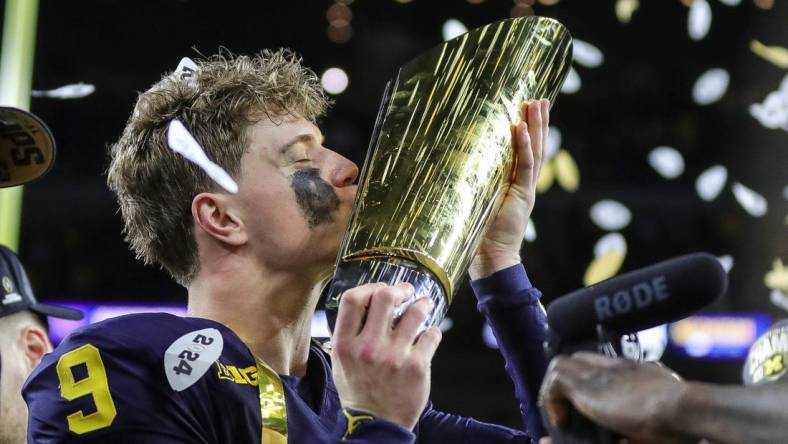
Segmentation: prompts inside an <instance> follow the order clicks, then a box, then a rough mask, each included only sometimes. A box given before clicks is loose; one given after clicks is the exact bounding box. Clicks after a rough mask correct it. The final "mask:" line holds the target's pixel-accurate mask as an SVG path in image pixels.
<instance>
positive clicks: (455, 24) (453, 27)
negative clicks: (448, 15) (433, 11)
mask: <svg viewBox="0 0 788 444" xmlns="http://www.w3.org/2000/svg"><path fill="white" fill-rule="evenodd" d="M466 32H468V28H467V27H466V26H465V25H463V24H462V22H461V21H459V20H457V19H453V18H452V19H448V20H446V21H445V22H444V23H443V40H451V39H453V38H455V37H458V36H460V35H462V34H465V33H466Z"/></svg>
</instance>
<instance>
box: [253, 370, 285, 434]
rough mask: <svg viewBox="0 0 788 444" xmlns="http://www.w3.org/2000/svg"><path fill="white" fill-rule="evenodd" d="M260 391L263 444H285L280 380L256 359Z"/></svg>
mask: <svg viewBox="0 0 788 444" xmlns="http://www.w3.org/2000/svg"><path fill="white" fill-rule="evenodd" d="M257 376H258V385H257V387H258V388H259V389H260V414H261V417H262V420H263V431H262V442H263V444H286V443H287V408H286V406H285V391H284V387H282V379H281V378H279V375H277V374H276V372H275V371H273V370H272V369H271V367H269V366H268V364H266V363H265V362H263V361H262V360H261V359H257Z"/></svg>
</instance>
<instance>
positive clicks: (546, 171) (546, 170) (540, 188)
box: [536, 160, 555, 194]
mask: <svg viewBox="0 0 788 444" xmlns="http://www.w3.org/2000/svg"><path fill="white" fill-rule="evenodd" d="M553 182H555V168H554V167H553V161H551V160H546V161H544V163H542V169H541V171H539V178H538V179H537V180H536V192H537V193H539V194H541V193H544V192H545V191H547V190H549V189H550V187H551V186H553Z"/></svg>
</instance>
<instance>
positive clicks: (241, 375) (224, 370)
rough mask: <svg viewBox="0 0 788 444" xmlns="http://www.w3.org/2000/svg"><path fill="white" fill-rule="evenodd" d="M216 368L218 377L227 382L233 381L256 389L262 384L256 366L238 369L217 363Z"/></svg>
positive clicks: (230, 365)
mask: <svg viewBox="0 0 788 444" xmlns="http://www.w3.org/2000/svg"><path fill="white" fill-rule="evenodd" d="M216 368H217V370H216V376H218V377H219V379H223V380H225V381H232V382H234V383H236V384H248V385H251V386H255V387H256V386H257V384H258V383H259V382H260V379H259V377H258V374H257V366H256V365H250V366H248V367H238V366H235V365H232V364H224V363H222V362H219V361H216Z"/></svg>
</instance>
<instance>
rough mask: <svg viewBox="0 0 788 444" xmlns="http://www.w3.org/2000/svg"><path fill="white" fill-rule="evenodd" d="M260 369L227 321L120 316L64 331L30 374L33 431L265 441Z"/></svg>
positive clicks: (40, 437)
mask: <svg viewBox="0 0 788 444" xmlns="http://www.w3.org/2000/svg"><path fill="white" fill-rule="evenodd" d="M256 377H257V367H256V364H255V360H254V358H253V357H252V355H251V353H250V352H249V350H248V349H247V347H246V346H245V345H244V344H243V342H242V341H241V340H240V339H239V338H238V337H237V336H236V335H235V334H234V333H233V332H232V331H230V330H229V329H228V328H226V327H225V326H223V325H221V324H219V323H216V322H213V321H210V320H207V319H198V318H180V317H177V316H172V315H168V314H164V313H151V314H136V315H127V316H121V317H118V318H113V319H110V320H106V321H103V322H99V323H97V324H93V325H90V326H87V327H85V328H82V329H79V330H76V331H75V332H73V333H72V334H71V335H69V336H68V337H66V339H65V340H64V341H63V342H62V343H61V344H60V345H59V346H58V347H57V348H56V349H55V351H54V352H53V353H51V354H49V355H47V356H45V357H44V359H43V360H42V362H41V365H39V366H38V367H37V368H36V370H35V371H34V372H33V374H32V375H31V376H30V378H29V379H28V380H27V382H26V383H25V386H24V387H23V396H24V397H25V400H26V402H27V403H28V406H29V409H30V418H29V432H28V440H29V442H35V443H55V442H70V441H74V440H79V441H80V442H103V441H105V440H108V439H110V438H111V440H112V441H113V442H151V443H157V442H183V443H186V442H188V443H200V442H229V441H227V439H228V438H230V437H233V439H234V440H235V442H240V441H238V440H239V439H244V437H246V438H249V439H250V440H254V439H256V440H257V441H258V442H259V439H260V438H259V437H260V427H261V426H260V418H259V415H257V416H255V415H251V414H250V412H256V411H257V412H259V408H260V404H259V394H258V393H259V392H258V388H257V384H256ZM246 402H249V403H252V404H254V407H255V408H249V406H246V405H244V404H245V403H246ZM250 442H251V441H250Z"/></svg>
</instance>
